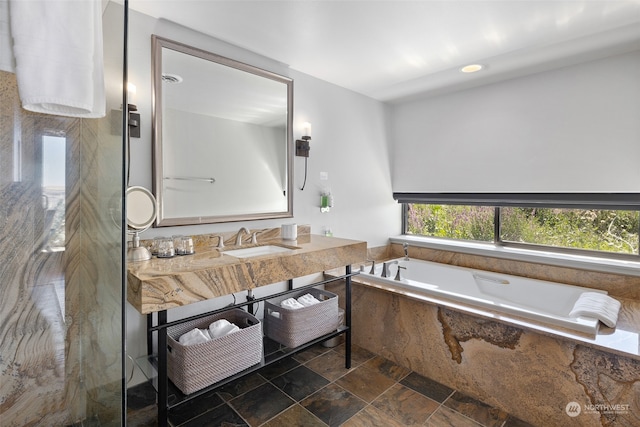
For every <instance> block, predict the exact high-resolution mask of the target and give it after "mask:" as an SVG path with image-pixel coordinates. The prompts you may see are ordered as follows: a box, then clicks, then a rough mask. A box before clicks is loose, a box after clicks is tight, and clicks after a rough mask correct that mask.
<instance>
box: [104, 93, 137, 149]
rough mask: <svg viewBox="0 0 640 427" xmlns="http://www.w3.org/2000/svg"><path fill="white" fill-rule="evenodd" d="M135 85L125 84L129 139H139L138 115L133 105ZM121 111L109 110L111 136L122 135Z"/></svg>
mask: <svg viewBox="0 0 640 427" xmlns="http://www.w3.org/2000/svg"><path fill="white" fill-rule="evenodd" d="M135 95H136V85H134V84H133V83H127V125H128V126H129V137H130V138H140V113H137V112H136V111H138V106H137V105H136V103H135ZM122 110H123V105H122V104H120V109H119V110H115V109H114V110H111V134H112V135H122Z"/></svg>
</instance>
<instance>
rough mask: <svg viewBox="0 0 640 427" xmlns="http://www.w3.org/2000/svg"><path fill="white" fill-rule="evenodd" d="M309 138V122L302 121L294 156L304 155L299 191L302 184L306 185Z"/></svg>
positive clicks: (301, 188) (302, 188)
mask: <svg viewBox="0 0 640 427" xmlns="http://www.w3.org/2000/svg"><path fill="white" fill-rule="evenodd" d="M310 140H311V123H309V122H304V123H303V124H302V136H301V137H300V139H297V140H296V156H298V157H304V182H303V183H302V187H300V191H302V190H304V186H305V185H307V160H308V159H309V150H310V149H311V147H310V146H309V141H310Z"/></svg>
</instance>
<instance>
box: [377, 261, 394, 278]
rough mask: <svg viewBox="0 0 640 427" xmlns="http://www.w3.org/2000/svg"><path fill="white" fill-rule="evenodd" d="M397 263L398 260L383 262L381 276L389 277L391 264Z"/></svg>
mask: <svg viewBox="0 0 640 427" xmlns="http://www.w3.org/2000/svg"><path fill="white" fill-rule="evenodd" d="M397 263H398V261H387V262H384V263H382V274H381V275H380V276H381V277H389V266H390V265H393V264H397Z"/></svg>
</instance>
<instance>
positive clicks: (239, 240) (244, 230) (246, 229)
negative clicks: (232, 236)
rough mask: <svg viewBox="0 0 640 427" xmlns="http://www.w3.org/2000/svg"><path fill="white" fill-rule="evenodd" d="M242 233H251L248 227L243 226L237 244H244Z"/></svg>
mask: <svg viewBox="0 0 640 427" xmlns="http://www.w3.org/2000/svg"><path fill="white" fill-rule="evenodd" d="M242 233H247V234H251V232H250V231H249V229H248V228H247V227H242V228H241V229H240V231H238V236H237V237H236V246H241V245H242Z"/></svg>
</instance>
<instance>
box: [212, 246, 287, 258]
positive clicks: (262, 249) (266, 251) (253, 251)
mask: <svg viewBox="0 0 640 427" xmlns="http://www.w3.org/2000/svg"><path fill="white" fill-rule="evenodd" d="M293 250H294V249H292V248H287V247H284V246H276V245H264V246H254V247H251V248H244V249H232V250H230V251H224V252H222V253H223V254H225V255H231V256H234V257H236V258H252V257H256V256H263V255H275V254H283V253H286V252H291V251H293Z"/></svg>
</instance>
